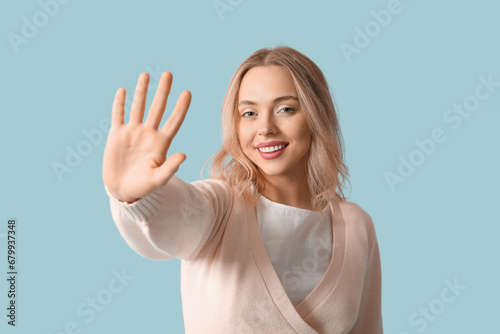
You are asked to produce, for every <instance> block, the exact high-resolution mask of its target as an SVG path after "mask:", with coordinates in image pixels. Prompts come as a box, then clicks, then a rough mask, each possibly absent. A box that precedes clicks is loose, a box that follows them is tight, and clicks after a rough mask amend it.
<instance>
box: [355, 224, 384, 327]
mask: <svg viewBox="0 0 500 334" xmlns="http://www.w3.org/2000/svg"><path fill="white" fill-rule="evenodd" d="M381 303H382V272H381V263H380V252H379V247H378V242H377V236H376V235H375V230H373V237H372V240H371V242H370V246H369V248H368V256H367V262H366V268H365V277H364V285H363V292H362V295H361V303H360V309H359V312H358V317H357V319H358V320H357V321H356V323H355V325H354V326H353V328H352V330H351V331H350V332H349V333H350V334H382V333H383V332H384V331H383V327H382V305H381Z"/></svg>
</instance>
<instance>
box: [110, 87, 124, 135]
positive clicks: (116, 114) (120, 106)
mask: <svg viewBox="0 0 500 334" xmlns="http://www.w3.org/2000/svg"><path fill="white" fill-rule="evenodd" d="M126 94H127V93H126V91H125V88H119V89H118V90H117V91H116V94H115V101H114V102H113V110H112V112H111V126H113V127H117V126H120V125H123V124H124V120H125V95H126Z"/></svg>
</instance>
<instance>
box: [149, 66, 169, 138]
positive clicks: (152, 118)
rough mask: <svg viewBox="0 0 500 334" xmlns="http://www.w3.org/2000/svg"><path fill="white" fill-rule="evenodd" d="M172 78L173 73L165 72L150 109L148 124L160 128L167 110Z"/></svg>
mask: <svg viewBox="0 0 500 334" xmlns="http://www.w3.org/2000/svg"><path fill="white" fill-rule="evenodd" d="M172 80H173V76H172V73H170V72H163V74H162V76H161V78H160V83H159V84H158V88H157V89H156V94H155V97H154V100H153V104H152V105H151V108H150V109H149V113H148V118H147V119H146V124H147V126H149V127H152V128H154V129H158V126H159V125H160V123H161V118H162V117H163V114H164V112H165V107H166V106H167V100H168V95H169V94H170V88H171V87H172Z"/></svg>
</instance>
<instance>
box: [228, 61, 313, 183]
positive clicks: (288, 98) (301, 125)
mask: <svg viewBox="0 0 500 334" xmlns="http://www.w3.org/2000/svg"><path fill="white" fill-rule="evenodd" d="M236 116H237V118H236V119H237V121H236V123H237V132H238V138H239V140H240V144H241V148H242V150H243V152H244V153H245V155H246V156H247V157H248V158H249V159H250V160H252V161H253V162H254V163H255V164H256V165H257V166H258V167H259V169H260V170H261V171H262V172H263V173H264V174H266V175H268V176H279V175H282V176H289V177H294V178H295V177H301V178H302V177H304V176H305V173H306V172H307V168H306V166H307V161H306V153H307V152H308V150H309V148H310V146H311V136H310V133H309V126H308V124H307V120H306V116H305V114H304V112H303V111H302V109H301V106H300V104H299V100H298V95H297V91H296V90H295V85H294V83H293V79H292V76H291V75H290V73H289V72H288V70H287V69H286V68H284V67H282V66H274V65H273V66H258V67H254V68H252V69H251V70H249V71H248V72H247V73H246V74H245V75H244V77H243V79H242V81H241V84H240V91H239V95H238V114H237V115H236ZM271 142H278V143H271ZM269 144H271V145H272V148H273V149H275V148H276V146H279V147H278V148H280V149H279V150H278V151H275V152H274V153H262V152H260V151H259V149H258V147H259V146H262V145H264V146H270V145H269ZM280 145H283V146H284V147H283V148H281V147H280Z"/></svg>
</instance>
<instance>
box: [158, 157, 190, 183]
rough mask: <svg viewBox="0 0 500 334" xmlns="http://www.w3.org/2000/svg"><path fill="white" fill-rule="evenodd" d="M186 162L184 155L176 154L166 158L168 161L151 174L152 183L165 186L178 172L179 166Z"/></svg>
mask: <svg viewBox="0 0 500 334" xmlns="http://www.w3.org/2000/svg"><path fill="white" fill-rule="evenodd" d="M184 160H186V155H185V154H184V153H176V154H173V155H171V156H170V157H168V159H167V160H166V161H165V162H164V163H163V164H162V165H161V166H160V167H158V168H156V169H155V171H154V174H153V180H154V181H153V182H154V183H155V184H157V185H158V186H159V185H163V184H165V183H166V182H167V181H168V180H169V179H170V178H171V177H172V175H174V174H175V173H176V172H177V171H178V170H179V166H180V165H181V164H182V163H183V162H184Z"/></svg>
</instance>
